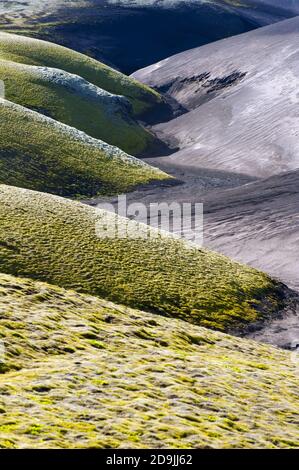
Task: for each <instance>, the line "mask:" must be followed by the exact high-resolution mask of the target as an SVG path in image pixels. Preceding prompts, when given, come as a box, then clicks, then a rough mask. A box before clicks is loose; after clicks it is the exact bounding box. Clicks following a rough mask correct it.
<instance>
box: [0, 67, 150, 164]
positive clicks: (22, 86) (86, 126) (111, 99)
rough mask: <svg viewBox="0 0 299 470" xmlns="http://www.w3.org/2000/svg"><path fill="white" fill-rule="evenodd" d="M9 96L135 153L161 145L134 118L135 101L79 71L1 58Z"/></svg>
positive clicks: (1, 77)
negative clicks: (38, 65) (102, 86)
mask: <svg viewBox="0 0 299 470" xmlns="http://www.w3.org/2000/svg"><path fill="white" fill-rule="evenodd" d="M0 80H3V82H4V83H5V98H6V99H7V100H10V101H13V102H15V103H17V104H20V105H22V106H25V107H27V108H30V109H33V110H35V111H38V112H40V113H42V114H45V115H46V116H49V117H51V118H53V119H56V120H57V121H60V122H63V123H64V124H68V125H69V126H72V127H75V128H77V129H79V130H81V131H84V132H86V133H87V134H88V135H90V136H91V137H94V138H96V139H101V140H104V141H105V142H107V143H108V144H111V145H115V146H117V147H119V148H121V149H122V150H124V151H125V152H128V153H129V154H132V155H140V154H142V153H143V152H150V149H151V148H154V146H155V145H158V143H157V139H155V138H154V136H153V135H152V134H150V133H149V132H148V131H147V130H145V129H144V128H143V127H142V126H141V125H140V124H138V123H137V121H135V120H134V119H133V118H132V112H131V104H130V102H129V101H128V99H127V98H124V97H123V96H117V95H112V94H111V93H108V92H106V91H105V90H102V89H100V88H98V87H96V86H95V85H92V84H90V83H89V82H87V81H86V80H84V79H82V78H81V77H79V76H78V75H74V74H70V73H67V72H64V71H63V70H59V69H52V68H48V67H36V66H29V65H24V64H18V63H15V62H11V61H6V60H0Z"/></svg>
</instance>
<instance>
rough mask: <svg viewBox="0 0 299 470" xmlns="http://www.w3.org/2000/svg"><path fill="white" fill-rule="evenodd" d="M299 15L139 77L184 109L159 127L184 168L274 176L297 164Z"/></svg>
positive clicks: (161, 64)
mask: <svg viewBox="0 0 299 470" xmlns="http://www.w3.org/2000/svg"><path fill="white" fill-rule="evenodd" d="M298 54H299V17H296V18H293V19H290V20H285V21H282V22H279V23H276V24H275V25H271V26H267V27H264V28H261V29H258V30H256V31H251V32H249V33H246V34H243V35H239V36H237V37H232V38H229V39H225V40H222V41H220V42H216V43H213V44H209V45H207V46H203V47H200V48H197V49H193V50H190V51H187V52H184V53H182V54H179V55H176V56H174V57H170V58H169V59H166V60H164V61H162V62H159V63H157V64H155V65H153V66H151V67H148V68H146V69H144V70H141V71H139V72H137V73H135V74H134V77H135V78H137V79H139V80H140V81H143V82H145V83H146V84H148V85H151V86H153V87H155V88H156V89H157V90H160V91H163V93H165V94H166V95H169V96H170V97H171V98H172V99H175V100H177V101H178V102H179V103H180V105H182V106H183V107H184V108H185V113H183V114H182V115H181V116H179V117H177V118H175V119H173V120H171V121H169V122H165V123H162V124H158V125H156V126H154V131H155V132H156V134H157V135H158V136H159V137H160V138H162V139H163V140H165V141H167V142H168V143H170V144H172V145H173V146H174V147H179V150H178V151H175V153H173V154H172V156H171V159H172V160H173V161H174V162H176V163H178V164H183V165H192V166H197V167H199V168H210V169H217V170H225V171H233V172H238V173H243V174H247V175H251V176H256V177H268V176H271V175H273V174H278V173H280V172H282V171H288V170H295V169H297V168H298V167H299V157H298V156H299V142H298V133H299V119H298V88H299V61H298Z"/></svg>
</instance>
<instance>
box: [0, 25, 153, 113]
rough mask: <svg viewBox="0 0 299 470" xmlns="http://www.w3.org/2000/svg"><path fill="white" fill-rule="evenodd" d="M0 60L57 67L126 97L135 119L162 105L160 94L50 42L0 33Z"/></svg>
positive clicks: (90, 59) (82, 55) (86, 57)
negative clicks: (135, 116) (136, 116)
mask: <svg viewBox="0 0 299 470" xmlns="http://www.w3.org/2000/svg"><path fill="white" fill-rule="evenodd" d="M0 59H5V60H10V61H13V62H19V63H22V64H28V65H40V66H46V67H54V68H59V69H62V70H65V71H66V72H70V73H73V74H77V75H80V76H81V77H83V78H85V79H86V80H88V81H89V82H90V83H92V84H94V85H97V86H98V87H100V88H103V89H104V90H106V91H109V92H111V93H114V94H117V95H124V96H126V97H127V98H128V99H129V100H130V101H131V103H132V105H133V109H134V112H135V114H136V115H139V114H142V113H144V112H145V111H147V110H148V109H150V108H151V107H153V106H157V105H161V104H162V98H161V96H160V95H159V94H158V93H156V92H155V91H153V90H151V89H150V88H148V87H147V86H145V85H143V84H141V83H139V82H137V81H136V80H134V79H133V78H130V77H127V76H126V75H124V74H122V73H120V72H117V71H116V70H113V69H112V68H110V67H108V66H106V65H104V64H102V63H100V62H98V61H97V60H95V59H92V58H90V57H88V56H86V55H84V54H80V53H78V52H75V51H72V50H71V49H68V48H65V47H62V46H58V45H56V44H53V43H50V42H47V41H41V40H38V39H32V38H27V37H24V36H18V35H15V34H9V33H4V32H0Z"/></svg>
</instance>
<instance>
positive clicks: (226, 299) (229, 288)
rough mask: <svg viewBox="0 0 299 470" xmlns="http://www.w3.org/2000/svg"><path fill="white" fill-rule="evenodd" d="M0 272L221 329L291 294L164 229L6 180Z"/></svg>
mask: <svg viewBox="0 0 299 470" xmlns="http://www.w3.org/2000/svg"><path fill="white" fill-rule="evenodd" d="M0 271H1V272H6V273H8V274H14V275H17V276H25V277H32V278H35V279H39V280H43V281H47V282H50V283H53V284H55V285H59V286H62V287H66V288H71V289H75V290H78V291H81V292H87V293H90V294H93V295H98V296H100V297H103V298H106V299H109V300H112V301H115V302H117V303H122V304H126V305H128V306H131V307H135V308H142V309H143V310H147V311H151V312H154V313H157V314H161V315H164V316H168V317H178V318H182V319H185V320H187V321H189V322H191V323H196V324H200V325H202V326H207V327H212V328H216V329H220V330H228V329H230V328H239V329H243V328H244V327H246V325H247V324H248V323H253V322H255V321H257V320H260V319H263V318H267V317H269V316H271V315H272V314H276V313H278V312H279V311H280V310H282V309H283V308H285V307H286V306H287V305H288V302H289V297H290V296H291V295H292V293H291V292H289V291H288V290H287V289H286V288H285V287H284V286H283V285H281V284H279V283H276V282H275V281H273V280H271V279H270V278H269V277H268V276H267V275H265V274H263V273H261V272H258V271H256V270H254V269H252V268H248V267H246V266H242V265H241V264H238V263H234V262H232V261H230V260H229V259H228V258H226V257H224V256H221V255H217V254H215V253H213V252H210V251H207V250H205V249H199V248H198V247H197V246H195V245H191V244H187V243H185V242H184V241H182V240H180V239H176V238H173V237H172V236H170V235H169V234H168V233H166V232H164V233H163V232H159V231H157V230H154V229H152V228H149V227H147V226H145V225H140V224H137V223H136V222H134V221H130V220H129V219H125V218H120V217H119V216H117V215H115V214H113V213H111V212H105V211H103V210H99V209H93V208H90V207H87V206H85V205H83V204H80V203H77V202H73V201H69V200H66V199H62V198H59V197H55V196H51V195H46V194H43V193H37V192H33V191H28V190H24V189H19V188H13V187H8V186H4V185H3V186H1V190H0Z"/></svg>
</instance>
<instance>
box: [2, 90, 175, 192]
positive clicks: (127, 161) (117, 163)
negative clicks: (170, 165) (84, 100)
mask: <svg viewBox="0 0 299 470" xmlns="http://www.w3.org/2000/svg"><path fill="white" fill-rule="evenodd" d="M0 136H1V146H0V182H1V183H6V184H9V185H14V186H19V187H24V188H29V189H35V190H39V191H45V192H49V193H53V194H58V195H61V196H67V197H74V198H80V197H81V198H86V197H92V196H95V195H97V194H98V195H107V194H111V195H112V194H119V193H121V192H127V191H130V190H131V189H133V188H134V187H135V186H137V185H138V184H145V183H148V182H150V181H153V180H163V179H168V178H170V177H168V176H167V175H166V174H165V173H163V172H162V171H160V170H158V169H156V168H153V167H151V166H150V165H147V164H146V163H144V162H142V161H140V160H137V159H136V158H134V157H131V156H129V155H127V154H126V153H125V152H122V151H121V150H119V149H118V148H116V147H112V146H109V145H108V144H106V143H104V142H101V141H99V140H96V139H92V138H90V137H89V136H87V135H86V134H84V133H80V132H78V131H77V130H76V129H74V128H71V127H68V126H64V125H63V124H59V123H58V122H56V121H54V120H52V119H50V118H47V117H45V116H42V115H40V114H39V113H37V112H33V111H30V110H28V109H26V108H24V107H22V106H19V105H15V104H13V103H11V102H9V101H6V100H2V99H0Z"/></svg>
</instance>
